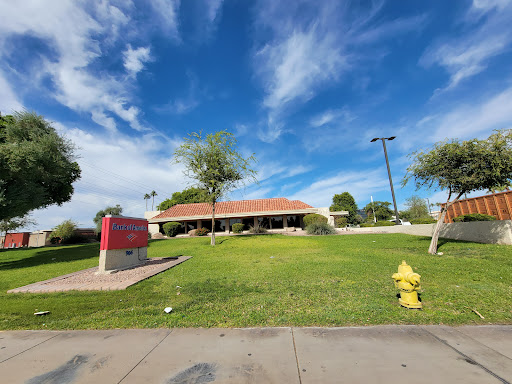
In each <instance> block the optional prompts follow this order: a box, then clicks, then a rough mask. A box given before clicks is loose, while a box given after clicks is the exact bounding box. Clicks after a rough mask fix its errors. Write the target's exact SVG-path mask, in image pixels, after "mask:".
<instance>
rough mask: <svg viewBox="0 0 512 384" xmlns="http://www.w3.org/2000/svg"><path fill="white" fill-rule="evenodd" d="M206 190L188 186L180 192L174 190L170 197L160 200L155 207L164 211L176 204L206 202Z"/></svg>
mask: <svg viewBox="0 0 512 384" xmlns="http://www.w3.org/2000/svg"><path fill="white" fill-rule="evenodd" d="M207 202H208V198H207V196H206V191H205V190H204V189H200V188H194V187H190V188H187V189H184V190H183V191H181V192H174V193H173V194H172V197H171V198H170V199H165V200H164V201H162V202H161V203H160V204H159V205H158V206H157V207H156V209H158V210H159V211H165V210H166V209H169V208H171V207H172V206H174V205H176V204H192V203H207Z"/></svg>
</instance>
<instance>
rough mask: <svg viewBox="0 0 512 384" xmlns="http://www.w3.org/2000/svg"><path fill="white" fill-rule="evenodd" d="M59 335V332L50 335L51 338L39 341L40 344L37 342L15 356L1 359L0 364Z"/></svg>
mask: <svg viewBox="0 0 512 384" xmlns="http://www.w3.org/2000/svg"><path fill="white" fill-rule="evenodd" d="M59 335H60V333H58V334H56V335H55V336H52V337H50V338H48V339H46V340H43V341H41V342H40V343H38V344H36V345H33V346H32V347H30V348H27V349H25V350H23V351H21V352H19V353H17V354H15V355H14V356H11V357H8V358H7V359H5V360H2V361H0V364H2V363H4V362H6V361H7V360H10V359H12V358H13V357H16V356H19V355H21V354H22V353H25V352H27V351H30V350H31V349H32V348H35V347H37V346H38V345H41V344H43V343H46V342H47V341H48V340H51V339H53V338H54V337H57V336H59Z"/></svg>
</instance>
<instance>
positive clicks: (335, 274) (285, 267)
mask: <svg viewBox="0 0 512 384" xmlns="http://www.w3.org/2000/svg"><path fill="white" fill-rule="evenodd" d="M209 241H210V239H209V238H190V239H173V240H159V241H152V242H151V243H150V246H149V249H148V254H149V257H165V256H176V255H189V256H193V258H192V259H190V260H188V261H186V262H185V263H183V264H180V265H179V266H177V267H175V268H172V269H170V270H167V271H165V272H163V273H161V274H159V275H156V276H154V277H152V278H150V279H148V280H145V281H142V282H140V283H138V284H136V285H134V286H131V287H129V288H128V289H127V290H125V291H114V292H67V293H51V294H26V293H25V294H7V293H6V291H7V290H8V289H12V288H16V287H19V286H22V285H26V284H30V283H34V282H36V281H40V280H45V279H49V278H51V277H55V276H59V275H62V274H66V273H70V272H73V271H78V270H81V269H85V268H90V267H93V266H97V265H98V254H99V245H98V244H90V245H80V246H66V247H49V248H39V249H25V250H6V251H1V252H0V329H101V328H154V327H253V326H346V325H373V324H441V323H442V324H452V325H455V324H489V323H492V324H511V323H512V247H511V246H504V245H488V244H476V243H467V242H456V241H444V240H441V241H440V245H441V246H440V249H439V250H440V251H442V252H443V253H444V254H443V255H442V256H440V255H436V256H432V255H428V254H427V252H426V251H427V249H428V245H429V242H430V239H428V238H424V237H416V236H409V235H402V234H388V235H350V236H319V237H292V236H283V235H263V236H233V237H218V238H217V241H218V243H217V246H216V247H215V248H212V247H211V246H210V245H209ZM402 260H406V261H407V262H408V263H409V264H410V265H411V266H412V267H413V268H414V271H415V272H418V273H419V274H421V276H422V288H423V291H422V293H421V299H422V302H423V305H424V309H423V310H421V311H419V310H407V309H405V308H402V307H400V306H399V304H398V300H397V297H396V294H397V290H396V289H395V288H394V286H393V282H392V280H391V275H392V274H393V273H394V272H396V271H397V267H398V265H399V264H400V263H401V261H402ZM177 286H179V287H181V288H177ZM178 293H180V294H179V295H178ZM168 306H171V307H173V312H172V313H170V314H166V313H164V311H163V309H164V308H165V307H168ZM473 309H475V310H477V311H478V312H479V313H481V314H482V315H483V316H484V317H485V319H481V318H480V317H479V316H478V315H476V314H475V313H474V312H473ZM43 310H44V311H51V314H50V315H48V316H44V317H37V316H34V312H36V311H43Z"/></svg>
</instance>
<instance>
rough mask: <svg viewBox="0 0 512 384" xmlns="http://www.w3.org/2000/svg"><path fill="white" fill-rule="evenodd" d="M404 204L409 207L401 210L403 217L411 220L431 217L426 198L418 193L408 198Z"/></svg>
mask: <svg viewBox="0 0 512 384" xmlns="http://www.w3.org/2000/svg"><path fill="white" fill-rule="evenodd" d="M404 205H405V206H406V207H407V210H405V211H404V212H401V218H402V219H407V220H409V221H411V220H414V219H424V218H429V217H430V215H429V214H428V207H427V203H426V202H425V199H423V198H421V197H419V196H417V195H414V196H411V197H409V198H407V199H406V200H405V204H404Z"/></svg>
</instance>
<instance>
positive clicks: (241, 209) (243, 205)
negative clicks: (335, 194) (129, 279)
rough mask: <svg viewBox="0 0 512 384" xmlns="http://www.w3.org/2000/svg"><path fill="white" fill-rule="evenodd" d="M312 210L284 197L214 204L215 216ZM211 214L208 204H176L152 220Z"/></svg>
mask: <svg viewBox="0 0 512 384" xmlns="http://www.w3.org/2000/svg"><path fill="white" fill-rule="evenodd" d="M307 208H313V207H312V206H311V205H309V204H306V203H303V202H302V201H300V200H292V201H290V200H288V199H286V198H284V197H278V198H274V199H258V200H240V201H221V202H218V203H217V204H215V214H216V215H217V214H218V215H222V214H237V213H247V212H268V211H294V210H298V209H307ZM211 214H212V207H211V205H210V204H208V203H195V204H177V205H174V206H172V207H171V208H169V209H167V210H165V211H163V212H162V213H160V214H159V215H157V216H155V217H153V218H152V220H153V219H164V218H167V217H188V216H206V215H211Z"/></svg>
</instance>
